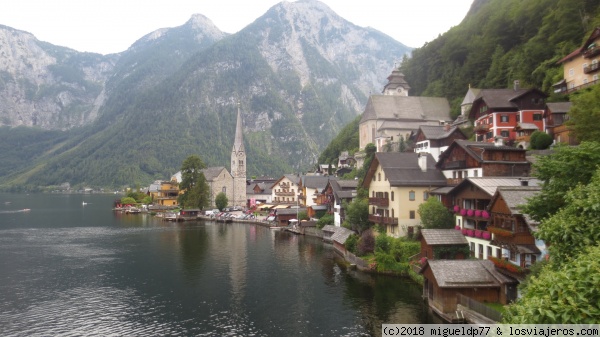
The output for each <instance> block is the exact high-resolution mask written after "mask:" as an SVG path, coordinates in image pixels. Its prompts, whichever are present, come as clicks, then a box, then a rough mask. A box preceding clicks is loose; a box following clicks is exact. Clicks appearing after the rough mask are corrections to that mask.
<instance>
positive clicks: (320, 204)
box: [147, 29, 600, 323]
mask: <svg viewBox="0 0 600 337" xmlns="http://www.w3.org/2000/svg"><path fill="white" fill-rule="evenodd" d="M599 43H600V29H596V30H594V31H593V33H592V34H591V35H590V37H589V39H588V40H587V41H586V42H585V43H584V45H582V46H581V47H580V48H579V49H577V50H575V51H574V52H573V53H571V54H569V55H567V56H566V57H565V58H563V59H562V60H560V63H561V64H562V65H563V67H564V79H563V80H561V81H560V82H558V83H556V84H555V86H554V87H555V91H556V92H574V91H576V90H579V89H583V88H586V87H589V86H591V85H595V84H596V83H597V82H598V74H599V73H600V68H599V67H598V60H599V59H600V47H598V44H599ZM409 90H410V86H409V83H407V82H406V80H405V79H404V76H403V74H402V73H401V72H400V71H398V70H396V69H395V70H393V71H392V73H391V74H390V76H389V77H388V83H387V84H386V85H385V87H384V88H383V91H382V94H376V95H375V94H373V95H371V96H370V97H369V100H368V103H367V104H366V107H365V109H364V112H363V115H362V119H361V120H360V125H359V139H360V150H361V151H359V152H357V153H355V154H353V155H351V154H349V153H348V152H343V153H341V154H340V156H339V160H338V163H337V164H336V165H328V164H320V165H317V166H316V168H315V170H314V172H311V173H308V174H285V175H283V176H281V177H277V178H270V177H257V178H253V179H246V177H245V171H244V168H243V162H244V161H245V154H244V153H243V151H244V149H243V138H242V126H241V119H240V112H239V111H238V128H237V130H236V136H235V144H234V147H233V152H232V167H231V172H230V171H228V169H227V168H225V167H210V168H206V169H204V170H203V173H204V175H205V177H206V180H207V182H208V185H209V186H210V195H211V208H213V207H214V205H215V199H214V198H215V196H216V195H217V194H218V193H221V192H223V193H225V194H226V195H227V197H228V200H230V201H231V202H230V205H231V206H235V207H243V208H244V209H250V210H253V211H262V212H265V214H268V215H269V216H270V217H271V219H270V220H272V221H274V222H275V223H276V224H277V226H287V225H288V224H289V223H290V220H292V221H293V219H295V218H296V217H297V216H298V212H299V210H301V211H302V212H306V214H307V215H308V217H310V218H320V217H321V216H323V215H325V214H329V215H332V216H333V219H334V221H333V224H331V225H328V226H325V227H324V228H323V231H322V235H323V237H324V239H325V240H328V241H331V242H333V244H334V246H335V248H336V250H337V251H338V252H339V253H340V254H342V255H343V256H344V257H346V258H348V259H350V260H355V259H356V257H355V256H354V254H352V253H351V252H350V251H348V250H347V249H346V248H345V246H344V244H345V240H347V239H348V238H349V237H350V235H351V234H352V233H353V232H352V231H351V230H350V229H347V228H345V227H343V226H342V225H343V224H344V221H345V218H346V216H345V215H346V214H345V209H344V207H345V206H346V205H348V203H350V202H352V201H353V200H354V199H355V198H357V191H358V190H359V189H361V188H362V189H364V190H365V191H368V214H369V215H368V217H369V221H370V222H371V223H372V224H374V225H377V226H378V228H380V230H381V231H382V232H384V233H385V234H387V235H388V236H390V237H394V238H399V237H416V238H418V239H419V240H420V242H421V249H420V253H419V254H417V255H415V256H413V257H411V258H412V260H413V261H419V262H420V263H419V264H418V265H415V266H416V271H417V272H418V273H419V274H420V275H422V276H423V292H424V296H425V297H426V298H427V299H428V302H429V306H430V308H431V309H432V310H433V311H435V312H436V313H437V314H439V315H440V316H441V317H442V318H444V319H445V320H447V321H450V322H456V321H461V320H464V319H467V321H470V322H484V323H490V322H495V321H499V320H500V319H499V316H497V314H496V313H493V312H491V313H490V311H486V310H483V311H482V310H481V308H480V306H477V305H474V304H473V303H476V302H493V303H500V304H507V303H510V302H512V301H514V300H515V299H517V298H518V297H519V296H520V294H519V291H518V288H517V287H518V284H519V283H520V282H523V281H524V280H525V277H526V275H527V274H528V273H529V270H530V268H531V267H532V266H533V265H535V264H536V263H537V262H539V261H543V260H546V259H548V249H547V247H546V245H545V243H544V242H543V241H542V240H539V239H536V238H535V237H534V235H533V234H534V233H535V232H536V231H537V230H538V225H539V222H537V221H535V220H534V219H533V218H532V217H530V216H528V214H523V212H522V210H521V209H522V206H523V205H524V204H526V203H527V199H528V198H530V197H532V196H534V195H536V194H537V193H539V192H540V191H541V189H542V182H541V181H540V180H538V179H537V178H535V177H534V175H533V174H532V163H533V162H535V160H536V158H538V156H540V155H541V156H543V155H546V154H548V153H551V152H552V150H551V149H550V150H543V151H533V150H530V141H531V136H532V135H533V133H534V132H536V131H538V132H543V133H546V134H548V135H550V136H551V137H552V141H553V143H554V144H559V143H562V144H566V145H577V140H576V139H575V137H573V136H572V134H571V130H570V127H569V125H567V124H566V121H567V120H568V117H569V115H568V112H569V109H570V105H571V103H569V102H558V103H547V102H546V98H547V97H548V95H547V94H546V93H544V92H542V91H541V90H539V89H536V88H521V87H520V86H519V82H518V81H515V82H514V86H513V87H512V88H508V89H506V88H504V89H502V88H489V89H488V88H486V89H484V88H468V89H467V90H466V92H465V97H464V100H463V102H462V105H461V115H460V116H459V117H458V118H456V119H455V120H452V119H451V118H450V104H449V103H448V101H447V100H446V99H445V98H439V97H414V96H410V95H409V94H408V93H409ZM470 128H472V137H470V138H471V139H468V138H469V129H470ZM404 141H406V142H407V144H411V145H412V146H409V147H408V148H407V151H405V152H398V151H399V149H400V146H401V145H400V144H401V143H402V142H404ZM369 145H374V146H375V148H376V152H375V154H374V155H373V158H372V161H371V162H370V165H369V166H368V167H366V174H365V176H364V179H362V180H359V179H350V180H348V179H343V176H344V174H345V173H348V172H350V171H352V170H353V169H356V168H358V167H361V166H362V165H363V163H364V161H365V156H366V154H365V152H364V150H365V149H366V148H367V147H368V146H369ZM240 178H243V179H244V180H245V184H244V185H245V186H244V187H245V191H242V190H241V189H239V188H237V189H236V188H235V187H234V186H235V184H236V181H237V184H238V185H239V184H240V181H241V180H240ZM180 182H181V174H180V173H178V174H175V175H173V177H171V179H170V180H168V181H156V182H155V183H153V184H152V185H151V186H150V187H149V188H148V190H147V193H148V194H149V195H151V196H152V199H153V202H154V205H155V206H161V207H166V208H169V207H174V206H176V205H177V196H178V194H179V192H180V191H179V188H178V186H179V183H180ZM359 183H360V184H361V185H359ZM236 193H237V194H238V195H236ZM429 198H436V199H437V200H438V201H440V202H441V203H442V204H443V205H444V206H445V208H447V209H448V210H450V211H451V212H452V213H453V214H454V228H450V229H422V230H419V228H420V225H421V222H420V220H421V219H420V215H419V212H418V209H419V206H420V205H421V204H422V203H424V202H425V201H426V200H428V199H429ZM306 226H314V222H310V224H308V223H307V224H306ZM449 260H451V261H449ZM457 308H460V309H461V310H457ZM478 308H479V309H478ZM459 312H460V314H459ZM465 315H466V316H467V318H465Z"/></svg>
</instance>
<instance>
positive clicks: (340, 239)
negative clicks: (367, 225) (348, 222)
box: [331, 227, 354, 244]
mask: <svg viewBox="0 0 600 337" xmlns="http://www.w3.org/2000/svg"><path fill="white" fill-rule="evenodd" d="M352 234H354V232H353V231H351V230H349V229H348V228H346V227H336V230H335V233H333V235H332V236H331V240H332V241H334V242H337V243H341V244H344V243H346V240H348V237H350V235H352Z"/></svg>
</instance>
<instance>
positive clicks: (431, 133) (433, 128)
mask: <svg viewBox="0 0 600 337" xmlns="http://www.w3.org/2000/svg"><path fill="white" fill-rule="evenodd" d="M419 129H420V130H421V132H422V133H423V135H424V136H425V138H427V139H444V138H448V137H449V136H450V135H451V134H452V133H453V132H454V131H456V130H457V129H458V127H456V126H452V127H450V128H447V127H446V126H444V125H421V126H420V127H419ZM458 130H460V129H458ZM460 132H461V133H462V131H460ZM465 138H466V137H465Z"/></svg>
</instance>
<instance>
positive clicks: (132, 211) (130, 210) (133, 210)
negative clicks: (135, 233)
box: [125, 207, 141, 214]
mask: <svg viewBox="0 0 600 337" xmlns="http://www.w3.org/2000/svg"><path fill="white" fill-rule="evenodd" d="M140 212H141V210H140V209H139V208H137V207H129V208H127V209H126V210H125V213H127V214H137V213H140Z"/></svg>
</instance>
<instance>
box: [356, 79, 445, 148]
mask: <svg viewBox="0 0 600 337" xmlns="http://www.w3.org/2000/svg"><path fill="white" fill-rule="evenodd" d="M387 79H388V83H387V84H386V85H385V87H384V88H383V92H382V94H378V95H371V96H370V97H369V101H368V102H367V105H366V107H365V111H364V112H363V115H362V118H361V120H360V122H359V147H360V150H364V148H365V146H366V145H367V144H369V143H373V144H375V146H376V147H377V151H378V152H381V151H382V149H383V147H384V146H385V145H386V144H387V143H388V142H391V143H393V142H398V139H399V138H400V136H402V137H403V138H404V140H407V139H408V138H409V137H410V135H411V134H412V133H413V132H416V131H417V130H418V129H419V127H420V126H421V125H444V124H446V123H451V122H452V119H451V118H450V103H449V102H448V100H447V99H446V98H444V97H417V96H409V95H408V91H409V89H410V86H409V85H408V83H407V82H406V81H405V80H404V74H402V73H401V72H400V71H399V70H397V69H396V70H394V71H392V73H391V74H390V76H388V78H387Z"/></svg>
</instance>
